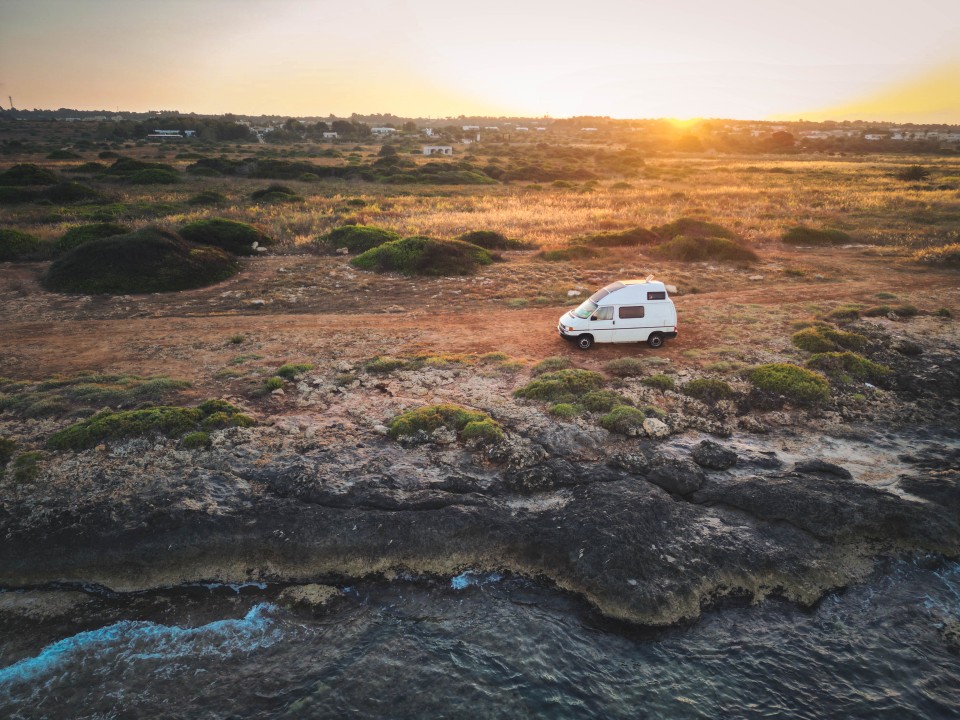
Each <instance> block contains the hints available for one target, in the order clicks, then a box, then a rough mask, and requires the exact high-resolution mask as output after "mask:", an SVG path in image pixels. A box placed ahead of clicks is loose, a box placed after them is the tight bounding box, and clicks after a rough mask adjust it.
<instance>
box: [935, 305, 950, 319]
mask: <svg viewBox="0 0 960 720" xmlns="http://www.w3.org/2000/svg"><path fill="white" fill-rule="evenodd" d="M933 315H934V317H938V318H945V319H949V318H952V317H953V313H952V312H950V308H945V307H942V308H937V309H936V311H934V313H933Z"/></svg>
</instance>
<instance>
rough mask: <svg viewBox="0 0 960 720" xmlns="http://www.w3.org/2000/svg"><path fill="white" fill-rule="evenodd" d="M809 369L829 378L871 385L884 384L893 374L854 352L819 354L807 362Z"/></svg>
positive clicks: (884, 366)
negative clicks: (852, 380) (859, 381)
mask: <svg viewBox="0 0 960 720" xmlns="http://www.w3.org/2000/svg"><path fill="white" fill-rule="evenodd" d="M807 367H808V368H811V369H813V370H819V371H820V372H822V373H824V374H825V375H827V376H828V377H830V378H832V379H834V380H837V381H840V382H847V381H848V380H849V379H850V378H853V379H855V380H863V381H865V382H870V383H878V382H882V381H883V380H885V379H886V378H888V377H889V376H890V374H891V373H892V372H893V371H892V370H891V369H890V368H888V367H887V366H886V365H881V364H880V363H876V362H873V361H872V360H867V358H865V357H863V356H862V355H858V354H857V353H852V352H849V351H848V352H826V353H817V354H816V355H813V356H811V357H810V359H809V360H807Z"/></svg>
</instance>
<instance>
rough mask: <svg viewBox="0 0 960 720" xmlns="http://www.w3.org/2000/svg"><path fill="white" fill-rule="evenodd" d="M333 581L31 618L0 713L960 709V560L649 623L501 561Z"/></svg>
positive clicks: (8, 645)
mask: <svg viewBox="0 0 960 720" xmlns="http://www.w3.org/2000/svg"><path fill="white" fill-rule="evenodd" d="M345 593H346V596H345V599H344V600H343V601H342V602H341V603H340V604H339V605H338V606H337V608H336V609H335V610H334V611H332V612H331V613H328V614H324V615H322V616H317V617H315V616H313V615H311V614H305V613H302V612H295V611H291V610H287V609H284V608H281V607H279V606H278V605H276V604H275V603H274V602H273V601H272V599H273V597H275V595H276V589H275V588H256V587H252V588H239V589H234V590H230V589H225V588H220V589H212V590H202V591H198V590H196V589H194V590H193V591H191V592H189V593H185V594H183V595H178V594H177V593H168V594H167V595H165V596H163V597H162V598H161V597H157V598H155V599H151V598H149V597H143V596H141V597H140V598H139V599H138V601H137V603H135V605H136V608H130V609H128V610H126V612H128V613H134V614H137V615H139V616H141V617H127V618H123V619H119V620H116V621H114V622H109V623H107V624H104V625H102V626H98V627H94V628H89V627H87V628H85V629H83V630H79V631H77V630H76V628H74V630H73V631H70V628H69V625H64V626H62V627H59V628H51V627H48V626H44V627H34V628H27V627H26V626H24V628H23V631H22V633H21V634H20V636H18V637H14V635H16V633H14V634H7V635H5V637H4V638H3V641H2V642H0V648H2V649H3V654H2V655H0V657H3V658H6V661H5V662H6V666H5V667H3V668H2V669H0V716H3V717H14V718H21V717H22V718H39V717H45V718H48V717H71V718H74V717H76V718H110V717H118V718H119V717H150V718H175V717H191V718H228V717H231V718H233V717H243V718H267V717H278V718H303V717H315V718H326V717H330V718H334V717H338V718H342V717H361V718H381V717H391V718H414V717H429V718H444V717H449V718H460V717H470V718H486V717H511V718H512V717H520V718H631V719H633V718H640V717H656V718H720V717H736V718H741V717H743V718H818V719H819V718H824V717H858V718H897V719H898V720H899V719H900V718H949V717H960V656H958V655H957V652H956V650H955V649H953V650H951V648H950V646H949V645H948V643H947V641H946V640H945V638H944V636H943V633H942V628H943V626H944V624H945V623H949V622H957V621H960V564H958V563H940V562H936V561H934V560H932V559H929V558H928V559H925V560H922V561H916V562H907V561H890V562H888V563H886V564H885V566H884V568H882V569H881V571H879V572H878V574H877V576H876V577H875V578H874V579H873V580H872V581H871V582H869V583H867V584H864V585H862V586H857V587H853V588H850V589H849V590H847V591H845V592H843V593H838V594H835V595H831V596H829V597H827V598H826V599H825V600H824V601H823V602H821V603H820V604H819V605H818V606H817V607H816V608H815V609H812V610H807V611H805V610H802V609H799V608H797V607H795V606H792V605H790V604H788V603H784V602H778V601H770V602H766V603H764V604H762V605H760V606H757V607H730V608H725V609H718V610H715V611H713V612H710V613H708V614H707V615H706V616H705V617H704V618H703V619H702V620H701V621H699V622H698V623H696V624H694V625H692V626H690V627H685V628H675V629H670V630H660V631H643V630H638V629H635V628H633V629H631V628H625V627H621V626H611V625H610V624H609V623H605V622H604V621H603V620H602V619H600V618H597V617H596V616H595V615H593V614H592V613H590V612H589V611H588V610H587V609H586V608H585V607H584V606H583V605H582V604H581V603H580V602H578V601H577V600H576V599H573V598H569V597H567V596H565V595H563V594H561V593H557V592H554V591H552V590H550V589H548V588H544V587H541V586H538V585H535V584H532V583H530V582H527V581H524V580H520V579H516V578H509V577H507V578H504V577H500V576H496V575H492V576H491V575H480V574H473V573H465V574H463V575H460V576H458V577H457V578H452V579H449V580H447V581H445V582H442V583H441V582H427V581H419V582H414V581H405V582H395V583H391V584H370V585H357V586H355V587H350V588H346V589H345ZM117 602H122V601H119V600H118V601H117ZM151 608H152V609H151ZM111 612H113V613H120V614H121V615H122V614H123V612H124V610H123V608H122V605H121V606H119V609H117V608H114V609H113V610H111ZM151 614H153V615H156V616H157V617H154V618H150V617H148V616H150V615H151ZM178 615H179V616H180V617H179V620H178V619H177V617H178ZM158 618H162V621H161V620H160V619H158ZM86 622H89V619H87V621H86ZM57 631H59V632H61V633H62V634H61V635H59V636H58V637H57V639H55V640H53V641H50V637H49V636H50V634H51V633H54V634H55V633H56V632H57Z"/></svg>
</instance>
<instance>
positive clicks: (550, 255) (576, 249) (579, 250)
mask: <svg viewBox="0 0 960 720" xmlns="http://www.w3.org/2000/svg"><path fill="white" fill-rule="evenodd" d="M596 255H597V251H596V250H595V249H594V248H592V247H591V246H589V245H571V246H569V247H565V248H560V249H559V250H541V251H540V252H538V253H537V254H536V255H535V256H534V257H535V258H536V259H537V260H546V261H547V262H564V261H567V260H586V259H588V258H592V257H595V256H596Z"/></svg>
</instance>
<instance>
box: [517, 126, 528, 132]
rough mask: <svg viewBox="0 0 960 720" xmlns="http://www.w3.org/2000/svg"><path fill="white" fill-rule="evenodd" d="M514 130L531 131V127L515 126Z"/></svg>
mask: <svg viewBox="0 0 960 720" xmlns="http://www.w3.org/2000/svg"><path fill="white" fill-rule="evenodd" d="M514 130H516V131H517V132H530V128H525V127H518V128H514Z"/></svg>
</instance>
